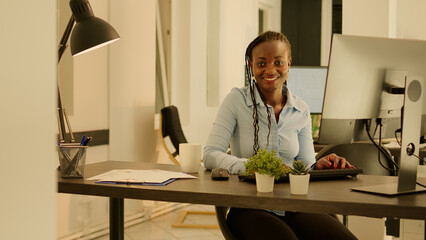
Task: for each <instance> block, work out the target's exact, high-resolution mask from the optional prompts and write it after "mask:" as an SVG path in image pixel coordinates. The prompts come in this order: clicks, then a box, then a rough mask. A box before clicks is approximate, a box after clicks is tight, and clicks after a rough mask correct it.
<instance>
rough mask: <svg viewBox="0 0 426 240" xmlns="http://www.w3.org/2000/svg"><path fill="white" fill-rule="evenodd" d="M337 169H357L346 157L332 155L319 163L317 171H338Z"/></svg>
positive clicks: (316, 167)
mask: <svg viewBox="0 0 426 240" xmlns="http://www.w3.org/2000/svg"><path fill="white" fill-rule="evenodd" d="M337 168H355V167H354V166H352V165H351V164H350V163H349V162H348V161H346V159H345V158H344V157H339V156H337V155H336V154H334V153H332V154H330V155H327V156H325V157H323V158H320V159H319V160H318V161H317V164H316V166H315V169H318V170H321V169H337Z"/></svg>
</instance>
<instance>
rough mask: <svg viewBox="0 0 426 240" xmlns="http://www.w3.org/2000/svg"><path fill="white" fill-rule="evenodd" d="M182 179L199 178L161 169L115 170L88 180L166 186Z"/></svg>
mask: <svg viewBox="0 0 426 240" xmlns="http://www.w3.org/2000/svg"><path fill="white" fill-rule="evenodd" d="M180 178H189V179H191V178H197V177H195V176H192V175H189V174H186V173H182V172H172V171H165V170H160V169H153V170H134V169H115V170H111V171H108V172H106V173H102V174H100V175H97V176H94V177H91V178H87V179H86V180H95V183H107V184H108V183H110V184H140V185H159V186H164V185H167V184H169V183H171V182H173V181H175V180H176V179H180Z"/></svg>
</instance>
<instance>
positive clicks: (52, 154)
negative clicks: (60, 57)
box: [0, 0, 58, 240]
mask: <svg viewBox="0 0 426 240" xmlns="http://www.w3.org/2000/svg"><path fill="white" fill-rule="evenodd" d="M56 22H57V21H56V0H47V1H43V3H40V2H38V1H33V0H23V1H0V35H1V38H0V53H1V54H0V111H1V114H0V135H1V138H0V169H1V175H0V188H1V191H2V197H1V200H0V213H1V214H0V226H1V227H0V229H1V230H0V239H47V240H49V239H50V240H53V239H55V237H56V234H55V233H56V228H55V226H56V219H55V211H56V210H55V205H56V204H55V192H56V166H57V163H58V158H57V155H56V140H55V134H56V128H57V123H56V111H55V109H56V61H57V60H56V59H57V58H56V56H57V47H56V46H57V45H56Z"/></svg>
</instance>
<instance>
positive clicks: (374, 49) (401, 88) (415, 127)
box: [318, 34, 426, 194]
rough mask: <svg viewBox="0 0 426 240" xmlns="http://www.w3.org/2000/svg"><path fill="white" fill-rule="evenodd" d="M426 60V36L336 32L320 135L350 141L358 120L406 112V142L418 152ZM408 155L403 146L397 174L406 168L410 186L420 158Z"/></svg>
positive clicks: (323, 140)
mask: <svg viewBox="0 0 426 240" xmlns="http://www.w3.org/2000/svg"><path fill="white" fill-rule="evenodd" d="M425 66H426V41H420V40H407V39H389V38H377V37H364V36H348V35H340V34H335V35H333V39H332V45H331V51H330V58H329V65H328V72H327V81H326V87H325V93H324V102H323V109H322V117H321V125H320V133H319V140H318V141H319V142H320V143H326V144H328V143H345V142H352V141H354V140H356V139H354V136H356V135H357V134H356V131H359V129H360V128H359V127H357V126H359V122H360V121H364V120H365V119H372V120H374V119H377V118H380V119H384V120H386V119H388V120H389V119H390V120H392V119H393V121H395V120H397V121H398V119H399V118H401V117H403V120H404V126H405V127H403V129H402V131H403V132H402V138H403V139H402V141H403V142H402V145H403V146H406V144H408V143H407V141H408V142H409V143H413V144H414V145H416V147H417V148H416V149H415V151H417V155H418V145H419V144H418V143H419V140H420V132H421V131H423V130H422V128H421V121H422V120H421V118H422V117H421V116H422V114H423V115H424V114H426V103H424V102H426V98H423V95H424V94H423V95H422V91H421V90H422V86H423V79H424V78H425V77H426V67H425ZM405 84H407V87H405ZM418 84H419V85H418ZM392 86H393V87H392ZM416 86H418V87H416ZM389 92H395V93H393V94H390V93H389ZM398 92H400V94H397V93H398ZM423 92H424V91H423ZM413 94H414V95H413ZM412 96H415V97H414V98H416V99H415V100H416V101H412V98H413V97H412ZM417 97H418V98H417ZM414 98H413V99H414ZM422 98H423V100H422ZM422 105H424V106H423V107H422ZM402 106H404V112H403V115H401V107H402ZM407 112H408V113H407ZM399 122H401V121H400V120H399ZM423 124H424V123H423ZM423 129H424V127H423ZM402 149H404V150H405V147H402ZM406 155H407V154H406V152H405V151H401V164H400V170H399V179H400V180H401V179H405V178H406V177H404V176H405V173H407V172H408V173H409V174H408V175H409V177H408V182H410V185H411V186H410V188H411V187H413V186H412V185H413V184H414V188H415V185H416V183H415V180H416V175H415V174H416V172H417V164H415V165H414V164H413V162H414V163H418V159H415V157H414V156H406ZM406 163H409V164H408V167H407V166H406V165H407V164H406ZM413 172H414V177H413ZM413 179H414V180H413ZM413 181H414V183H413ZM400 185H402V184H398V188H399V187H400ZM393 187H394V186H392V188H393ZM395 191H396V193H397V194H398V193H401V192H403V191H402V190H399V189H395ZM395 191H391V192H393V193H395Z"/></svg>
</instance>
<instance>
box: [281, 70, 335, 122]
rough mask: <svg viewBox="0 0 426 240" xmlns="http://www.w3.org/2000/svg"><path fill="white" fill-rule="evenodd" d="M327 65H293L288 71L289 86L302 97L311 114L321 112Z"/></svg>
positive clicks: (295, 93)
mask: <svg viewBox="0 0 426 240" xmlns="http://www.w3.org/2000/svg"><path fill="white" fill-rule="evenodd" d="M326 78H327V67H298V66H295V67H291V68H290V71H289V73H288V79H287V87H288V88H289V89H290V90H291V92H292V93H293V94H294V95H296V96H298V97H300V98H302V99H303V100H304V101H305V102H306V103H307V104H308V105H309V111H310V112H311V114H320V113H321V111H322V103H323V100H324V88H325V80H326Z"/></svg>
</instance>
